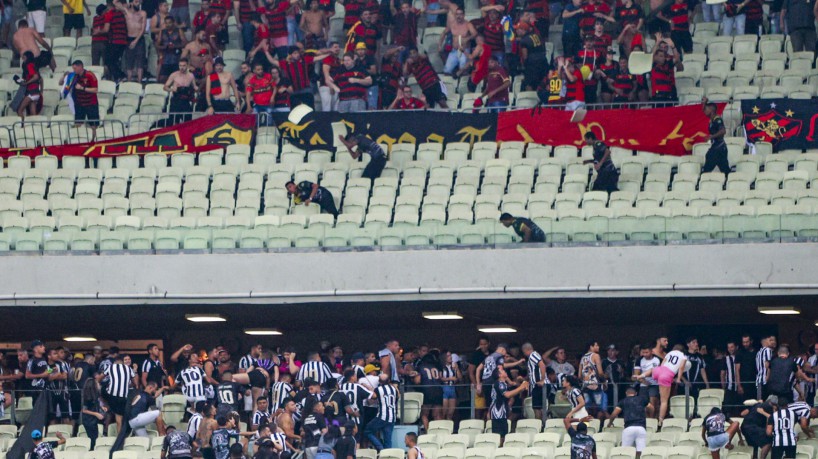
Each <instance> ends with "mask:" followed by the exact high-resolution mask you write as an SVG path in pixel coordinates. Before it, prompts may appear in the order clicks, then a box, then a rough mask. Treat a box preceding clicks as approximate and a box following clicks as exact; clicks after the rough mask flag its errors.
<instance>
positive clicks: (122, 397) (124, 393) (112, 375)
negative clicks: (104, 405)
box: [97, 357, 136, 424]
mask: <svg viewBox="0 0 818 459" xmlns="http://www.w3.org/2000/svg"><path fill="white" fill-rule="evenodd" d="M97 378H99V379H102V378H105V379H106V380H107V381H108V385H107V386H106V387H105V392H106V393H107V394H108V396H109V397H108V402H109V408H110V409H111V411H113V413H114V414H115V415H116V418H117V424H121V422H122V416H123V415H124V414H125V408H126V405H127V400H128V398H127V397H128V392H129V391H130V390H131V388H132V387H134V386H135V384H136V381H135V379H136V375H134V372H133V369H132V368H131V367H129V366H127V365H125V364H123V363H122V359H121V358H120V357H117V360H115V361H114V363H113V364H111V365H110V366H108V368H107V369H106V370H105V372H104V373H103V374H101V375H98V376H97Z"/></svg>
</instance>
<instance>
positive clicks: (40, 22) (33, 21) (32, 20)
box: [26, 10, 48, 34]
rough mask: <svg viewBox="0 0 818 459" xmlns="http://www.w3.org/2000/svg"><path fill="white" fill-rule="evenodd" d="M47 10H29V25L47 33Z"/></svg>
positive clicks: (27, 18)
mask: <svg viewBox="0 0 818 459" xmlns="http://www.w3.org/2000/svg"><path fill="white" fill-rule="evenodd" d="M47 14H48V13H46V12H45V11H40V10H37V11H29V12H28V14H27V15H26V22H28V26H29V27H33V28H34V30H36V31H37V32H38V33H40V34H44V33H45V19H46V15H47Z"/></svg>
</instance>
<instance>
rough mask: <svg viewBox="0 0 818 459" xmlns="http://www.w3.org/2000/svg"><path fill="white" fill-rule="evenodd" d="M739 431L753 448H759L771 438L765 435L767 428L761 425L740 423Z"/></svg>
mask: <svg viewBox="0 0 818 459" xmlns="http://www.w3.org/2000/svg"><path fill="white" fill-rule="evenodd" d="M741 433H742V434H743V435H744V439H745V440H747V444H748V445H750V446H752V447H753V448H761V447H763V446H766V445H769V444H770V443H772V438H770V437H768V436H767V429H765V428H763V427H761V426H756V425H751V424H742V425H741Z"/></svg>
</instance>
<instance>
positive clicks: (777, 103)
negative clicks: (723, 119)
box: [741, 97, 818, 151]
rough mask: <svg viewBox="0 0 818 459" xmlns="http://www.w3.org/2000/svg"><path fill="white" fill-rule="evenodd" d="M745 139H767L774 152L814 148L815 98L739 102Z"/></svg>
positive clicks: (817, 105)
mask: <svg viewBox="0 0 818 459" xmlns="http://www.w3.org/2000/svg"><path fill="white" fill-rule="evenodd" d="M741 112H742V113H743V114H744V116H743V118H742V120H741V124H742V126H743V127H744V131H745V132H746V134H747V140H748V141H750V142H752V143H755V142H769V143H771V144H773V150H774V151H780V150H791V149H792V150H808V149H811V148H818V132H816V128H818V126H816V125H818V97H813V98H812V99H752V100H742V101H741Z"/></svg>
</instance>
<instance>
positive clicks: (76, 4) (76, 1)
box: [62, 0, 83, 14]
mask: <svg viewBox="0 0 818 459" xmlns="http://www.w3.org/2000/svg"><path fill="white" fill-rule="evenodd" d="M66 3H68V4H69V5H71V8H73V9H74V11H73V12H70V11H68V8H66V6H65V4H63V6H62V12H63V13H64V14H82V13H83V11H82V6H83V5H82V0H66Z"/></svg>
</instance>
